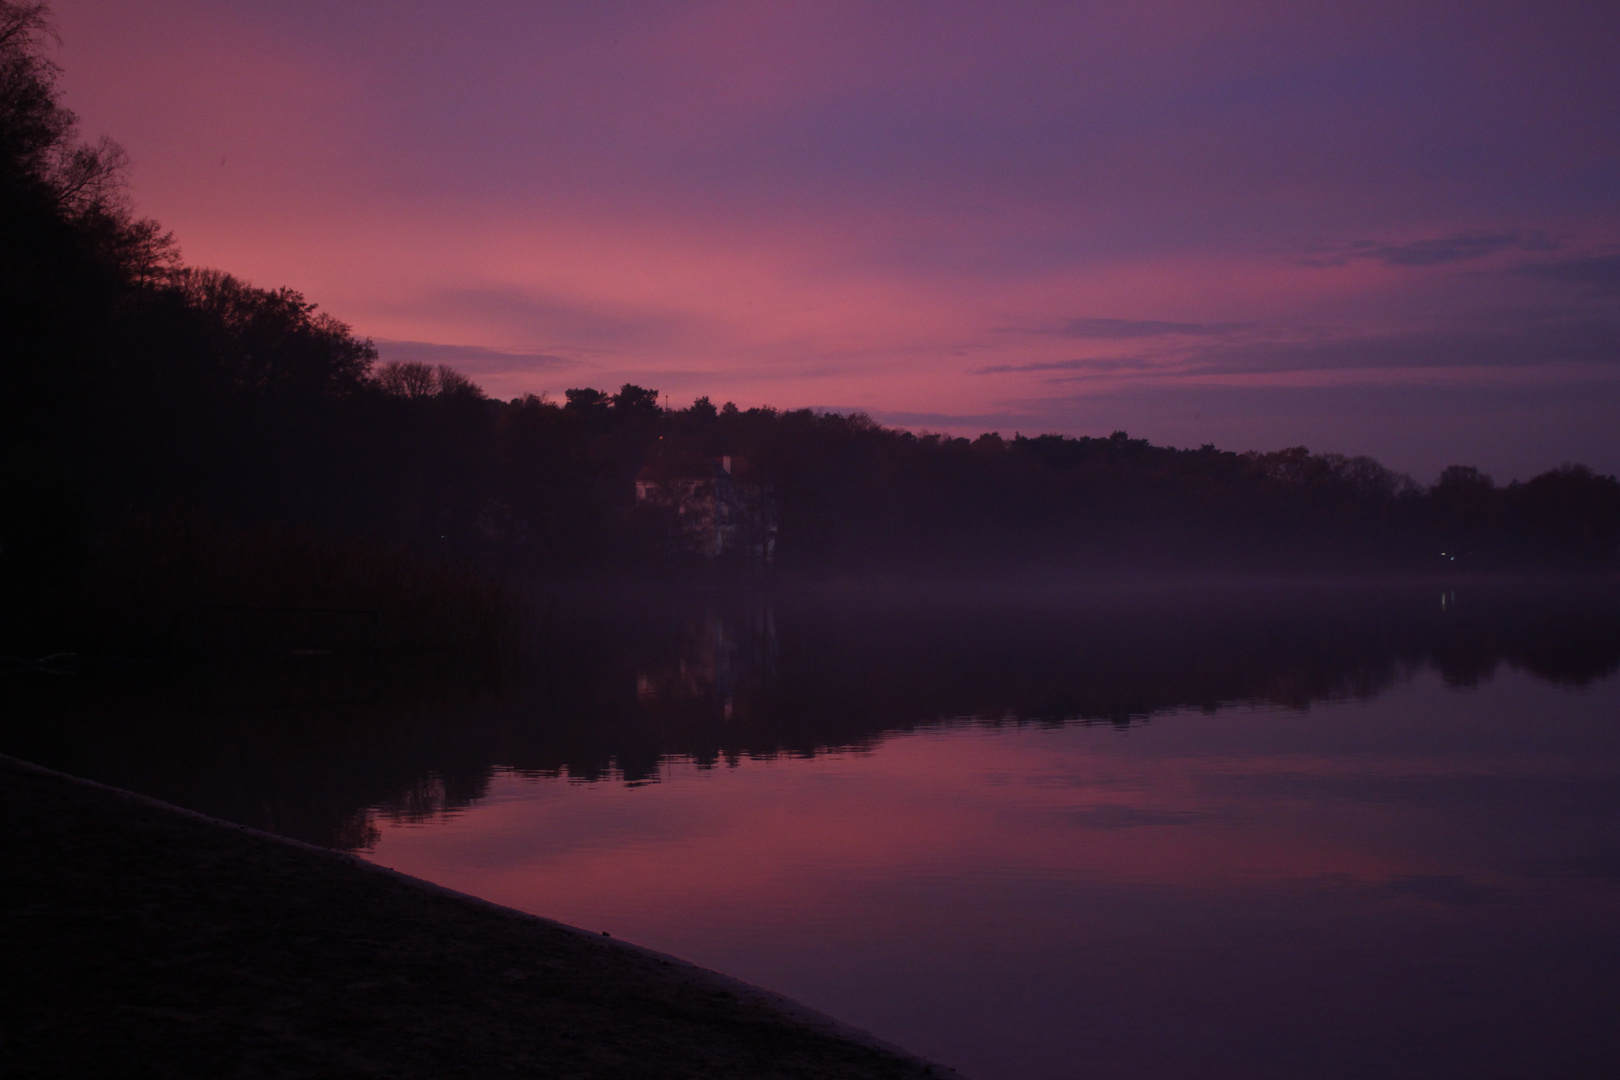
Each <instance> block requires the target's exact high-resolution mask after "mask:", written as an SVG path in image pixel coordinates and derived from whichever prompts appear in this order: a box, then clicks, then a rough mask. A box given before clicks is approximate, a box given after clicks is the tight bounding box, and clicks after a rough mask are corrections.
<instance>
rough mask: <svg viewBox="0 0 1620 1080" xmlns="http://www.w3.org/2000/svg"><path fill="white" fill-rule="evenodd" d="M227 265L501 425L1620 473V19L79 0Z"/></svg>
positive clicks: (179, 216)
mask: <svg viewBox="0 0 1620 1080" xmlns="http://www.w3.org/2000/svg"><path fill="white" fill-rule="evenodd" d="M55 6H56V11H57V21H58V24H59V29H60V31H61V36H62V39H63V45H62V48H61V50H60V52H59V59H60V61H61V63H62V64H63V66H64V69H65V74H64V78H63V88H64V91H65V94H66V99H67V103H68V104H69V105H70V106H71V107H72V108H74V109H75V110H76V111H78V112H79V114H80V115H81V117H82V119H83V122H84V126H85V130H86V133H87V134H90V135H99V134H102V133H105V134H109V135H111V136H113V137H114V138H116V139H118V140H119V141H121V142H122V143H123V144H124V145H125V146H126V148H127V149H128V150H129V152H130V155H131V157H132V159H133V162H134V168H133V173H132V180H133V187H134V194H135V198H136V200H137V204H138V206H139V209H140V210H141V212H143V213H145V214H148V215H151V216H153V217H156V218H158V219H159V220H161V221H162V222H163V223H164V224H165V225H167V226H168V227H170V228H172V229H173V230H174V231H175V234H176V236H177V238H178V240H179V242H180V244H181V248H182V251H183V253H184V256H185V257H186V258H187V260H188V261H191V262H193V263H196V264H201V265H206V266H214V267H219V268H223V269H227V270H230V271H232V272H234V273H237V274H238V275H240V276H243V277H245V278H247V279H249V280H251V281H253V282H254V283H256V284H260V285H267V286H270V285H291V286H293V287H295V288H298V289H300V290H302V291H304V292H305V293H306V295H307V296H308V297H309V298H311V299H313V300H315V301H317V302H318V303H320V304H321V305H322V306H323V307H324V308H326V309H327V310H330V311H332V312H333V313H334V314H336V315H337V316H338V317H340V318H342V319H344V320H345V321H347V322H349V323H351V324H352V325H353V326H354V328H355V330H356V331H357V332H359V333H361V334H363V335H368V336H370V337H373V338H374V339H376V340H377V341H378V343H379V345H380V346H381V348H382V353H383V356H384V358H385V359H386V358H396V359H430V360H433V361H436V362H438V361H444V362H450V363H454V364H456V365H457V366H459V367H461V368H463V369H464V370H466V371H467V372H468V373H469V374H471V375H473V376H474V377H475V378H477V379H478V380H479V382H480V383H481V384H482V385H483V386H484V387H485V389H486V390H487V391H489V392H490V393H492V394H495V395H498V396H501V397H510V396H514V395H517V394H520V393H524V392H537V393H538V392H549V393H551V394H552V395H553V396H557V395H560V393H561V391H562V390H563V389H565V388H567V387H571V386H583V385H593V386H599V387H606V388H614V387H616V386H617V385H618V384H620V383H622V382H626V381H632V382H636V383H639V384H641V385H646V386H651V387H655V388H657V389H659V390H661V391H664V392H666V393H667V394H668V395H669V400H670V402H671V403H672V404H675V405H683V404H685V403H687V402H689V401H690V400H692V398H693V397H695V396H697V395H699V394H707V395H709V396H710V397H712V398H713V399H715V400H716V401H717V402H718V401H723V400H728V399H729V400H735V401H736V402H737V403H738V404H739V405H743V406H745V407H746V406H750V405H759V404H770V405H775V406H777V407H782V408H797V407H806V406H808V407H817V408H835V409H839V410H850V409H862V410H866V411H868V412H870V413H871V414H872V415H873V416H875V417H876V418H878V419H879V420H882V421H884V422H887V423H893V424H900V425H905V426H910V427H915V428H922V427H927V428H930V429H933V430H948V431H951V432H953V433H959V434H977V433H979V432H980V431H984V430H1000V431H1002V432H1004V433H1006V434H1011V433H1012V432H1014V431H1022V432H1024V433H1025V434H1031V433H1037V432H1047V431H1058V432H1064V433H1069V434H1106V433H1108V432H1109V431H1112V430H1114V429H1117V428H1124V429H1127V430H1129V431H1130V432H1131V433H1132V434H1134V435H1140V436H1146V437H1148V438H1151V439H1153V440H1154V441H1156V442H1164V443H1170V444H1174V445H1197V444H1200V443H1203V442H1215V443H1216V444H1218V445H1220V446H1223V447H1226V448H1231V449H1238V450H1242V449H1249V448H1258V449H1274V448H1277V447H1281V446H1285V445H1291V444H1296V443H1304V444H1306V445H1309V446H1310V447H1312V448H1313V449H1317V450H1336V451H1341V452H1345V453H1371V454H1374V455H1375V456H1378V457H1380V458H1382V459H1383V460H1385V461H1386V462H1387V463H1388V464H1390V465H1392V466H1394V467H1396V468H1399V469H1403V470H1408V471H1412V472H1414V473H1415V474H1417V475H1418V476H1419V477H1420V478H1422V479H1428V478H1430V477H1431V476H1432V474H1433V473H1434V472H1435V471H1436V470H1438V469H1439V468H1440V467H1442V466H1444V465H1446V464H1448V463H1452V462H1469V463H1475V464H1479V465H1480V466H1482V467H1484V468H1486V469H1488V470H1490V471H1493V472H1495V473H1496V474H1498V476H1499V478H1500V479H1504V480H1505V479H1508V478H1511V477H1514V476H1520V477H1524V476H1528V475H1530V474H1533V473H1535V472H1539V471H1541V470H1543V469H1546V468H1549V467H1551V466H1554V465H1556V464H1558V463H1560V462H1561V461H1565V460H1580V461H1585V462H1588V463H1589V464H1592V465H1593V466H1595V467H1597V468H1599V469H1600V470H1602V471H1607V472H1612V471H1617V470H1620V439H1617V438H1616V437H1615V435H1614V432H1613V430H1612V429H1613V428H1614V426H1615V425H1614V421H1613V417H1614V416H1615V415H1620V65H1616V64H1615V63H1614V62H1613V57H1614V56H1615V55H1620V14H1617V12H1620V9H1615V8H1613V7H1612V6H1610V5H1599V4H1590V5H1581V4H1564V5H1533V6H1530V5H1518V4H1499V5H1492V4H1481V3H1469V4H1433V3H1429V4H1411V3H1403V4H1394V3H1391V4H1343V5H1337V6H1336V7H1335V9H1334V10H1333V11H1331V12H1316V11H1314V10H1307V9H1302V8H1300V6H1299V5H1293V4H1275V5H1267V4H1255V3H1250V4H1241V5H1216V4H1192V3H1149V4H1140V3H1133V4H1124V3H1118V4H1111V3H1102V4H1075V3H1064V4H1051V5H1046V4H1015V5H1001V4H998V5H968V4H870V5H861V4H849V5H817V4H790V3H774V4H752V3H750V4H704V3H700V4H684V3H669V4H657V5H647V4H641V5H635V4H612V3H571V4H562V3H560V4H546V5H533V4H519V3H511V4H501V3H482V4H478V5H474V6H471V7H468V6H466V5H449V4H427V3H398V4H390V5H386V6H385V5H376V6H370V5H333V4H324V3H316V2H287V0H280V2H269V0H263V2H248V0H211V2H208V3H202V2H186V0H156V2H149V3H142V4H139V5H131V4H127V3H114V2H111V0H58V2H57V3H56V5H55Z"/></svg>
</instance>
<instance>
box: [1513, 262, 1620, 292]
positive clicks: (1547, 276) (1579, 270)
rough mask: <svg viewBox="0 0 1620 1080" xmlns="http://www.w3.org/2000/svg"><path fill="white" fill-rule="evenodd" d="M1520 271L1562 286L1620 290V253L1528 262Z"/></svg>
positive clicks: (1606, 290) (1519, 268)
mask: <svg viewBox="0 0 1620 1080" xmlns="http://www.w3.org/2000/svg"><path fill="white" fill-rule="evenodd" d="M1516 272H1517V273H1519V274H1520V275H1522V276H1524V277H1530V278H1540V279H1542V280H1543V281H1554V282H1557V283H1558V284H1560V285H1580V286H1585V287H1587V288H1589V289H1592V290H1593V291H1595V292H1599V293H1620V252H1615V253H1613V254H1608V255H1582V256H1579V257H1577V258H1573V259H1560V260H1558V261H1556V262H1544V263H1525V264H1524V265H1523V266H1520V267H1518V269H1517V271H1516Z"/></svg>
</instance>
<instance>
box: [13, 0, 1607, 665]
mask: <svg viewBox="0 0 1620 1080" xmlns="http://www.w3.org/2000/svg"><path fill="white" fill-rule="evenodd" d="M49 39H50V24H49V12H48V10H47V9H46V8H45V7H44V6H43V5H40V4H28V3H11V2H0V340H3V341H4V343H5V345H4V360H3V363H4V380H5V391H4V393H3V394H0V599H3V601H4V604H5V609H6V611H7V612H8V613H9V620H10V622H11V630H10V631H8V632H10V633H15V632H16V631H17V628H18V627H19V626H22V627H38V626H42V625H44V623H45V622H48V621H49V619H48V618H47V615H48V614H49V613H52V612H56V613H60V612H62V611H65V610H69V609H71V608H72V607H73V605H74V604H75V603H79V602H80V600H82V599H83V598H84V597H86V596H91V597H93V598H95V602H97V603H104V602H110V601H108V600H107V598H109V597H113V598H119V602H120V603H125V604H126V606H127V605H135V606H139V605H140V604H148V605H151V604H158V605H159V606H162V605H163V604H168V605H170V606H173V605H175V604H183V603H190V604H195V603H198V602H205V601H206V602H221V601H222V600H232V601H243V600H252V601H254V602H271V601H277V602H290V601H298V602H314V601H315V600H317V599H319V600H321V601H322V602H335V601H336V600H344V599H345V598H347V600H348V601H350V602H355V603H359V602H361V601H362V600H364V596H361V595H360V594H366V593H368V590H369V594H377V593H379V592H382V593H387V592H388V591H389V590H394V591H396V592H397V591H398V590H401V589H408V590H414V595H417V596H418V597H424V596H429V594H434V595H444V596H448V595H451V594H457V593H458V590H460V591H462V592H465V590H466V589H468V588H471V587H472V586H470V585H468V582H470V581H473V580H475V579H476V580H483V579H488V578H494V577H501V578H505V579H507V580H520V581H521V580H526V579H534V578H539V579H550V580H561V579H573V580H603V579H612V578H619V579H623V578H631V579H655V578H676V579H680V580H692V579H698V580H711V579H727V580H729V579H732V578H741V579H756V578H758V577H760V576H762V575H768V576H770V577H771V578H773V579H775V580H781V581H817V580H828V579H871V578H923V579H930V578H938V577H945V576H950V577H963V576H965V577H971V578H975V579H991V578H1000V577H1007V576H1025V577H1028V576H1033V575H1042V574H1052V575H1065V576H1088V575H1101V574H1118V573H1133V574H1168V573H1174V574H1180V573H1226V574H1246V573H1257V572H1264V573H1278V572H1282V573H1293V574H1311V575H1324V574H1327V575H1339V574H1372V573H1383V574H1387V573H1397V574H1408V575H1412V574H1434V573H1448V574H1449V573H1456V572H1463V573H1510V572H1511V573H1522V572H1559V573H1568V572H1579V573H1592V572H1610V571H1613V570H1614V569H1615V568H1616V567H1617V565H1620V482H1617V481H1616V479H1615V478H1614V477H1611V476H1602V475H1596V474H1594V473H1593V472H1592V471H1591V470H1589V469H1587V468H1585V467H1583V466H1580V465H1564V466H1561V467H1559V468H1556V469H1553V470H1551V471H1549V472H1546V473H1544V474H1542V475H1540V476H1537V477H1535V478H1533V479H1530V480H1528V481H1524V482H1514V483H1511V484H1506V485H1499V484H1497V483H1495V482H1494V481H1493V480H1492V478H1491V477H1489V476H1487V475H1485V474H1483V473H1481V472H1480V471H1478V470H1477V469H1474V468H1471V467H1467V466H1461V465H1459V466H1454V467H1452V468H1450V469H1447V470H1446V471H1445V472H1444V473H1443V474H1442V475H1441V476H1440V478H1439V480H1438V481H1437V482H1436V483H1434V484H1432V485H1429V486H1424V485H1421V484H1419V483H1417V482H1415V481H1413V480H1412V479H1410V478H1408V477H1406V476H1403V475H1399V474H1397V473H1395V472H1393V471H1391V470H1389V469H1387V468H1385V467H1384V466H1382V465H1380V464H1379V463H1378V462H1376V461H1374V460H1372V459H1370V458H1366V457H1345V456H1340V455H1337V454H1325V453H1312V452H1310V451H1308V450H1307V449H1305V448H1304V447H1295V448H1292V449H1287V450H1281V451H1276V452H1234V451H1230V450H1221V449H1217V448H1216V447H1214V446H1203V447H1200V448H1196V449H1177V448H1172V447H1167V446H1156V445H1152V444H1151V443H1149V442H1148V441H1146V440H1144V439H1139V438H1131V437H1130V436H1129V435H1127V434H1126V433H1125V432H1123V431H1116V432H1113V433H1112V434H1109V435H1105V436H1098V437H1079V438H1076V437H1070V436H1066V435H1055V434H1047V435H1037V436H1025V435H1022V434H1017V435H1014V436H1013V437H1011V438H1006V437H1004V436H1003V435H1001V434H997V433H986V434H983V435H981V436H979V437H978V438H975V439H967V438H953V437H949V436H945V435H936V434H928V433H914V432H910V431H904V430H896V429H891V428H886V427H883V426H881V425H879V424H877V423H874V422H873V421H872V420H871V419H870V418H868V417H866V416H864V415H862V414H858V413H856V414H837V413H821V412H812V411H810V410H805V409H789V410H777V409H772V408H767V407H759V408H746V409H744V408H738V407H737V406H736V405H734V404H732V403H729V402H728V403H725V404H723V405H720V406H718V407H717V406H716V405H715V404H714V403H712V402H711V401H709V400H708V399H707V398H699V399H698V400H697V401H696V402H694V403H693V404H692V405H690V406H688V407H685V408H664V407H660V405H659V395H658V393H657V392H656V391H655V390H654V389H652V388H646V387H639V386H634V385H624V386H621V387H619V388H618V389H617V391H612V392H610V391H608V390H602V389H596V388H589V387H582V388H575V389H570V390H568V391H567V392H566V394H565V395H564V397H563V399H562V400H560V401H556V400H550V399H548V398H547V397H545V396H532V395H531V396H526V397H522V398H516V399H512V400H505V401H502V400H494V399H491V398H489V397H488V396H486V395H485V394H484V393H483V392H482V391H481V390H480V388H479V387H478V386H477V385H475V384H474V383H473V382H472V381H470V380H469V379H468V378H466V377H465V376H464V375H462V374H460V373H458V372H457V371H455V370H453V369H451V368H448V367H443V366H440V367H433V366H429V365H426V364H420V363H398V362H396V363H380V362H379V359H378V355H377V350H376V349H375V348H374V347H373V345H372V343H371V342H370V341H369V340H366V339H364V338H361V337H359V336H357V335H356V334H355V333H354V332H353V331H352V330H351V328H350V327H349V326H347V325H345V324H344V323H343V322H341V321H339V320H338V319H337V318H336V317H334V316H333V315H331V314H329V313H327V312H325V311H322V310H321V309H320V308H318V307H317V306H316V304H314V303H313V302H311V301H309V300H308V299H306V298H305V297H304V296H302V295H300V294H299V293H298V292H296V291H293V290H291V289H286V288H274V287H268V288H267V287H260V286H256V285H253V284H250V283H248V282H245V281H242V280H240V279H238V278H236V277H234V276H232V275H231V274H229V273H226V272H222V271H219V270H211V269H201V268H197V267H192V266H188V265H186V264H185V263H184V262H183V261H182V260H181V258H180V256H179V253H178V248H177V246H176V243H175V241H174V240H173V238H172V237H171V236H170V235H169V234H168V233H167V232H165V230H164V229H163V227H162V226H161V225H160V224H158V223H157V222H154V221H151V220H148V219H145V218H142V217H140V216H139V215H138V214H137V212H136V210H135V208H134V207H133V206H132V204H131V200H130V197H129V195H128V190H127V187H126V185H125V172H126V161H125V156H124V154H123V152H122V151H121V150H120V149H119V147H118V146H117V145H116V144H115V143H112V142H110V141H107V140H105V139H103V140H101V141H87V140H86V139H85V138H84V137H83V136H82V134H81V132H80V130H79V125H78V123H77V121H76V118H75V117H74V115H73V114H72V113H71V112H70V111H69V110H68V109H67V108H66V107H65V106H64V105H63V104H62V102H61V100H60V93H59V88H58V85H57V77H58V70H57V68H56V66H55V64H54V62H53V61H52V60H51V59H50V56H49V53H48V49H47V46H48V44H49ZM722 456H725V457H729V458H732V459H734V460H736V461H738V462H739V463H741V464H740V465H739V469H741V470H745V473H746V479H747V480H748V482H749V484H750V485H751V490H753V491H755V492H756V493H761V494H760V495H759V497H760V498H762V499H765V500H767V501H768V502H769V513H770V516H771V519H772V527H773V530H774V540H775V543H774V547H773V549H772V551H771V555H770V558H769V559H762V558H745V557H737V558H732V559H727V558H723V557H722V558H718V559H716V558H707V557H704V556H703V555H701V554H698V553H696V552H695V551H694V550H692V548H691V546H690V545H689V544H685V543H683V542H682V538H681V533H680V531H679V529H678V528H677V524H676V523H675V522H673V521H672V519H671V513H672V511H671V509H670V508H669V507H668V506H659V505H653V504H649V503H647V502H645V501H643V502H641V503H638V501H637V498H636V483H635V481H636V478H637V476H638V474H642V473H643V470H647V469H651V470H652V471H653V473H655V474H656V473H657V471H658V470H659V469H660V468H662V469H663V470H664V471H665V473H666V474H671V475H673V474H676V473H679V472H680V471H681V470H682V469H687V468H690V467H691V463H693V462H705V461H708V460H711V459H716V458H720V457H722ZM740 475H741V474H740ZM435 590H437V592H435ZM75 598H78V599H75ZM422 602H423V603H424V604H426V603H429V601H428V600H423V601H422ZM490 603H491V604H493V603H494V601H490Z"/></svg>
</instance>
